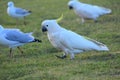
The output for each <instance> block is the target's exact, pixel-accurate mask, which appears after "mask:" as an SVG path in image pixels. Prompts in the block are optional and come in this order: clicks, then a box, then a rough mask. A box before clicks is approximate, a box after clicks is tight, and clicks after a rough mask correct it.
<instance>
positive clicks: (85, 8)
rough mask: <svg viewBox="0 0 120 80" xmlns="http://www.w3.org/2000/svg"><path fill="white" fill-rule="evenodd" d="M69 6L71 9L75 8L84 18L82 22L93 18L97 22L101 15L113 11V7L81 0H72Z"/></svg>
mask: <svg viewBox="0 0 120 80" xmlns="http://www.w3.org/2000/svg"><path fill="white" fill-rule="evenodd" d="M68 6H69V9H73V10H74V12H75V13H76V14H77V15H78V16H79V17H81V18H82V23H84V22H85V19H93V20H94V21H95V22H96V21H97V18H98V17H99V16H101V15H104V14H109V13H111V12H112V11H111V9H108V8H105V7H100V6H96V5H91V4H86V3H82V2H80V1H79V0H70V1H69V2H68Z"/></svg>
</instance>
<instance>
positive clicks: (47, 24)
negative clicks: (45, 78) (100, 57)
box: [41, 18, 109, 59]
mask: <svg viewBox="0 0 120 80" xmlns="http://www.w3.org/2000/svg"><path fill="white" fill-rule="evenodd" d="M60 19H61V18H60ZM60 19H57V20H44V21H43V22H42V24H41V25H42V32H47V36H48V39H49V41H50V42H51V44H52V45H53V46H54V47H55V48H58V49H61V50H62V51H63V52H64V55H63V56H62V57H60V56H57V57H59V58H65V57H66V55H67V54H68V53H69V54H70V55H71V59H74V54H76V53H81V52H84V51H89V50H96V51H109V49H108V48H107V46H106V45H104V44H102V43H100V42H98V41H96V40H93V39H90V38H87V37H84V36H81V35H79V34H77V33H75V32H72V31H70V30H67V29H65V28H62V27H61V26H60V25H59V24H58V23H57V22H58V21H59V20H60Z"/></svg>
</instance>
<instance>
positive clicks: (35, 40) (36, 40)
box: [32, 39, 42, 43]
mask: <svg viewBox="0 0 120 80" xmlns="http://www.w3.org/2000/svg"><path fill="white" fill-rule="evenodd" d="M32 42H40V43H41V42H42V40H39V39H34V40H33V41H32Z"/></svg>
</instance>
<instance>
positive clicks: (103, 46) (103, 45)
mask: <svg viewBox="0 0 120 80" xmlns="http://www.w3.org/2000/svg"><path fill="white" fill-rule="evenodd" d="M84 38H85V39H87V40H89V41H91V42H93V43H95V44H96V45H97V46H99V49H98V50H100V51H109V49H108V47H107V46H106V45H105V44H103V43H100V42H98V41H96V40H94V39H91V38H88V37H85V36H84Z"/></svg>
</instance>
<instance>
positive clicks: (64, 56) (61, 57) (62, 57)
mask: <svg viewBox="0 0 120 80" xmlns="http://www.w3.org/2000/svg"><path fill="white" fill-rule="evenodd" d="M55 56H56V57H57V58H60V59H65V58H66V57H67V56H66V55H63V56H58V55H55Z"/></svg>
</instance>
